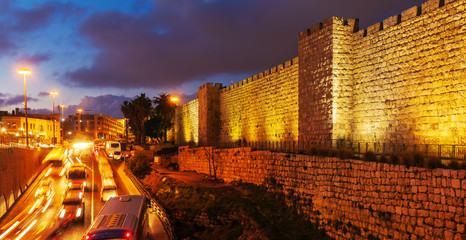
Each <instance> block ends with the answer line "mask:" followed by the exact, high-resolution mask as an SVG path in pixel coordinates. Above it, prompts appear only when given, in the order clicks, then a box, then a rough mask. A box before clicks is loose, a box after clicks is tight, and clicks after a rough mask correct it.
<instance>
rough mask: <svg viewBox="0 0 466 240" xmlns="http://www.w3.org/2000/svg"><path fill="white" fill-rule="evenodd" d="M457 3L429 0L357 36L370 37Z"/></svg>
mask: <svg viewBox="0 0 466 240" xmlns="http://www.w3.org/2000/svg"><path fill="white" fill-rule="evenodd" d="M456 1H458V0H428V1H426V2H424V3H422V4H421V6H414V7H411V8H409V9H406V10H404V11H403V12H401V14H397V15H394V16H391V17H389V18H387V19H384V20H383V21H382V22H378V23H375V24H372V25H371V26H369V27H367V28H366V29H361V30H359V31H358V32H356V33H355V34H356V36H358V37H360V38H363V37H366V36H370V35H373V34H376V33H378V32H380V31H382V30H385V29H389V28H391V27H393V26H396V25H398V24H400V23H402V22H406V21H408V20H410V19H413V18H415V17H418V16H421V15H425V14H428V13H431V12H432V11H435V10H437V9H439V8H442V7H444V6H445V5H446V4H451V3H453V2H456Z"/></svg>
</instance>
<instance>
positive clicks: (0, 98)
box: [0, 94, 39, 107]
mask: <svg viewBox="0 0 466 240" xmlns="http://www.w3.org/2000/svg"><path fill="white" fill-rule="evenodd" d="M37 101H39V99H37V98H33V97H28V103H29V102H37ZM18 104H24V95H16V96H10V95H9V94H1V95H0V107H8V106H14V105H18Z"/></svg>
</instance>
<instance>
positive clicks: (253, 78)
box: [221, 57, 299, 92]
mask: <svg viewBox="0 0 466 240" xmlns="http://www.w3.org/2000/svg"><path fill="white" fill-rule="evenodd" d="M298 62H299V57H295V58H293V59H291V60H288V61H286V62H284V63H282V64H280V65H278V66H275V67H273V68H270V69H267V70H265V71H263V72H261V73H258V74H255V75H253V76H251V77H248V78H246V79H244V80H243V81H241V82H237V83H235V84H233V85H230V86H227V87H224V88H223V89H222V91H221V92H227V91H230V90H233V89H235V88H237V87H240V86H243V85H246V84H248V83H252V82H254V81H256V80H258V79H261V78H264V77H267V76H269V75H271V74H274V73H277V72H279V71H281V70H284V69H286V68H288V67H290V66H292V65H295V64H298Z"/></svg>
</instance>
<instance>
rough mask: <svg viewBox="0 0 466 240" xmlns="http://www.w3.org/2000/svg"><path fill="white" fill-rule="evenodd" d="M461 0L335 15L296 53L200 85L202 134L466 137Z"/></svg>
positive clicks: (302, 36)
mask: <svg viewBox="0 0 466 240" xmlns="http://www.w3.org/2000/svg"><path fill="white" fill-rule="evenodd" d="M465 7H466V1H464V0H445V1H441V0H430V1H427V2H425V3H424V4H422V6H415V7H413V8H410V9H408V10H405V11H403V12H402V13H401V14H399V15H395V16H392V17H390V18H387V19H385V20H383V21H382V22H380V23H376V24H373V25H372V26H369V27H368V28H367V29H363V30H359V29H358V28H359V27H358V20H357V19H343V18H339V17H331V18H329V19H326V20H324V21H323V22H322V23H318V24H316V25H314V26H312V27H311V28H310V29H306V30H304V31H302V32H300V33H299V40H298V42H299V44H298V45H299V49H298V50H299V57H298V58H295V59H293V60H291V61H288V62H286V63H285V64H281V65H279V66H277V67H275V68H272V69H269V70H267V71H265V72H262V73H259V74H257V75H254V76H253V77H251V78H248V79H245V80H243V81H241V82H239V83H236V84H234V85H232V86H228V87H222V86H221V85H219V84H215V85H213V84H210V83H208V84H205V85H203V86H201V87H200V88H199V92H198V100H199V103H198V108H199V110H198V116H197V117H198V136H199V141H200V142H202V143H207V142H210V143H218V142H235V141H237V140H238V139H243V138H244V139H246V140H247V141H270V142H275V141H285V140H286V141H289V140H292V141H295V140H299V141H303V142H310V143H322V142H329V141H333V142H335V140H350V141H353V142H373V141H378V142H386V143H398V144H455V145H461V144H466V143H465V142H466V132H465V131H464V128H465V126H466V113H465V111H464V109H465V108H466V100H465V98H464V97H463V95H465V88H466V87H465V86H466V84H465V79H466V71H465V69H466V60H465V56H466V46H465V42H466V27H465V26H466V15H465V14H466V13H465ZM209 84H210V85H209ZM183 112H184V113H186V114H191V113H190V112H187V111H183ZM181 118H190V119H192V120H193V121H194V119H195V118H196V116H192V117H181ZM179 124H181V122H178V123H177V125H178V127H179V129H183V128H188V129H189V128H192V127H193V126H194V125H192V124H187V125H186V124H185V125H183V126H182V125H179ZM183 131H184V130H183ZM184 132H192V131H191V130H186V131H184ZM183 136H184V135H183ZM177 141H178V142H187V140H186V139H182V140H177Z"/></svg>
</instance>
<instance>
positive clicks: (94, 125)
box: [63, 113, 126, 140]
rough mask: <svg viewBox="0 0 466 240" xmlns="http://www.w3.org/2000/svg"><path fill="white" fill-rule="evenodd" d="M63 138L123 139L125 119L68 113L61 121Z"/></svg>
mask: <svg viewBox="0 0 466 240" xmlns="http://www.w3.org/2000/svg"><path fill="white" fill-rule="evenodd" d="M63 131H64V134H63V138H64V139H65V140H73V139H80V138H83V139H87V140H95V139H104V140H105V139H123V138H125V136H126V135H125V120H124V119H114V118H112V117H108V116H105V115H103V114H79V113H76V114H75V115H70V116H68V118H66V119H65V121H64V123H63Z"/></svg>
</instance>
